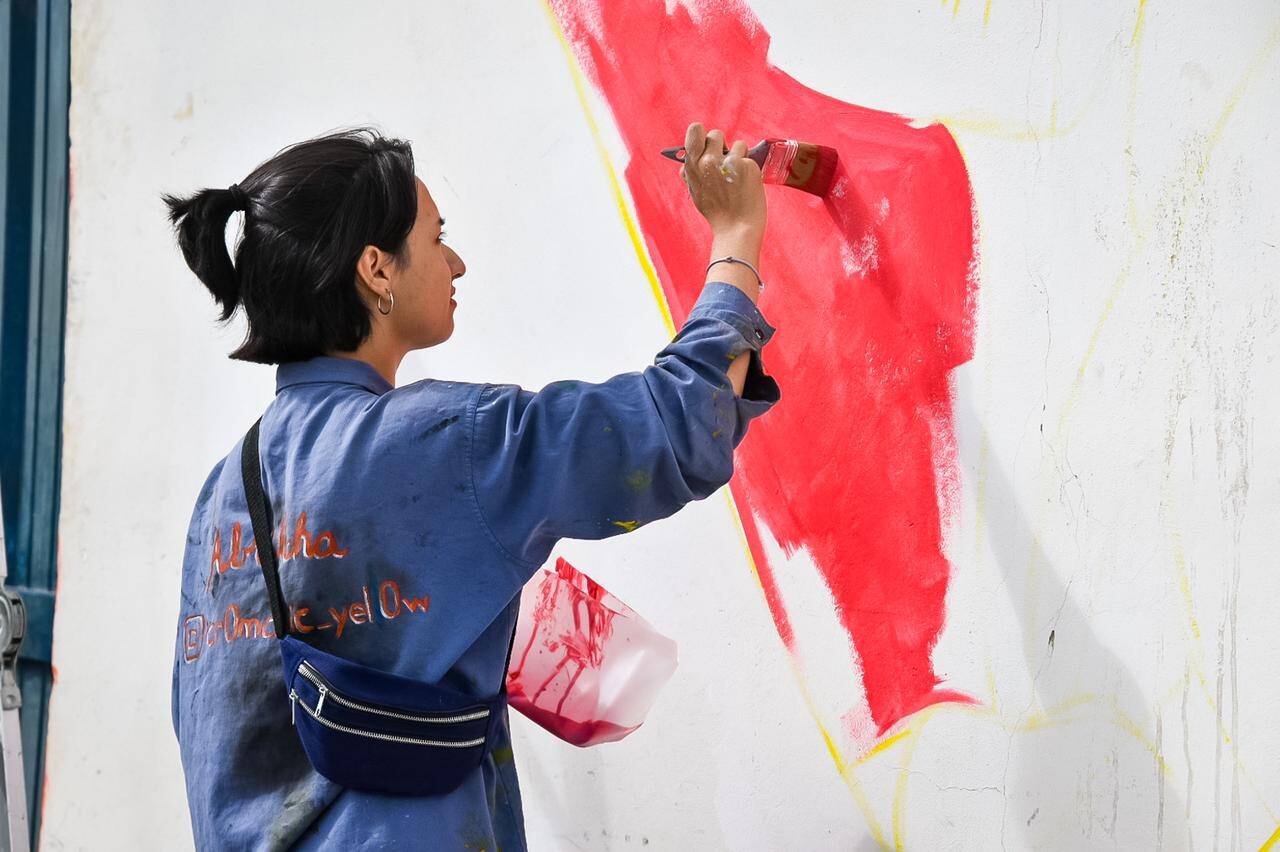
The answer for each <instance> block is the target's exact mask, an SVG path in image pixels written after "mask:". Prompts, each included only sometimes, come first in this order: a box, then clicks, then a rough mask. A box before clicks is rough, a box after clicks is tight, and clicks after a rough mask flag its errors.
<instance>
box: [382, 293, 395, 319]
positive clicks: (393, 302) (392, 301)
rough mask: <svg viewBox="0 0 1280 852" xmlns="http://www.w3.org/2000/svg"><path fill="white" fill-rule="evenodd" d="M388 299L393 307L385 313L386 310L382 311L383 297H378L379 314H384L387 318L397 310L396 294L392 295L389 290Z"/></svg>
mask: <svg viewBox="0 0 1280 852" xmlns="http://www.w3.org/2000/svg"><path fill="white" fill-rule="evenodd" d="M387 298H388V299H390V300H391V307H389V308H387V309H386V310H385V311H384V310H383V309H382V296H378V313H380V314H382V315H383V316H384V317H385V316H388V315H390V313H391V312H392V311H394V310H395V309H396V296H395V293H392V292H391V291H390V290H388V291H387Z"/></svg>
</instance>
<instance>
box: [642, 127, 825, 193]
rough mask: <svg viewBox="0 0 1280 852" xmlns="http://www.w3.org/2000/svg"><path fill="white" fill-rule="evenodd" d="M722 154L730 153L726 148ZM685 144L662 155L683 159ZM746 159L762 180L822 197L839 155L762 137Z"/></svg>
mask: <svg viewBox="0 0 1280 852" xmlns="http://www.w3.org/2000/svg"><path fill="white" fill-rule="evenodd" d="M724 153H725V154H728V153H729V149H728V148H726V149H725V151H724ZM684 155H685V151H684V147H683V146H681V147H678V148H667V149H666V150H664V151H663V152H662V156H664V157H667V158H669V159H672V160H675V161H676V162H677V163H683V162H684ZM747 159H749V160H754V161H755V163H756V165H758V166H759V167H760V173H761V175H762V176H763V177H764V182H765V183H773V184H778V185H780V186H791V187H795V188H796V189H800V190H803V191H805V192H808V193H811V194H813V195H816V196H818V197H819V198H823V197H825V196H826V194H827V192H828V191H829V190H830V189H831V184H832V182H833V181H834V180H835V176H836V166H837V164H838V163H839V162H840V155H839V154H838V153H837V152H836V149H835V148H828V147H827V146H825V145H814V144H813V143H812V142H797V141H796V140H794V139H765V140H764V141H762V142H760V143H758V144H756V145H754V146H752V147H751V148H750V149H749V150H748V151H747Z"/></svg>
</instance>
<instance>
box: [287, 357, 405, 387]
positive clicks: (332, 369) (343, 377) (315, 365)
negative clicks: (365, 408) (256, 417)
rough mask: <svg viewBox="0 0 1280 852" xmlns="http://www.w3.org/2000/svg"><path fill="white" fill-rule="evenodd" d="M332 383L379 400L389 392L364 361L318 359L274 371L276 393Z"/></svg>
mask: <svg viewBox="0 0 1280 852" xmlns="http://www.w3.org/2000/svg"><path fill="white" fill-rule="evenodd" d="M317 382H319V383H324V382H336V383H338V384H344V385H359V386H360V387H362V388H364V389H366V390H368V391H371V392H373V393H376V394H378V395H379V396H381V395H382V394H384V393H386V392H387V391H389V390H391V389H392V385H391V383H390V382H388V381H387V380H386V379H384V378H383V377H382V374H381V373H379V372H378V371H377V370H375V369H374V368H373V367H372V366H370V365H369V364H366V363H365V362H364V361H357V360H355V359H354V358H333V357H329V356H327V355H321V356H319V357H317V358H312V359H310V360H308V361H290V362H289V363H287V364H281V365H280V366H279V367H277V368H276V393H280V391H282V390H284V389H285V388H287V387H291V386H293V385H305V384H313V383H317Z"/></svg>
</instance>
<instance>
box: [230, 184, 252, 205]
mask: <svg viewBox="0 0 1280 852" xmlns="http://www.w3.org/2000/svg"><path fill="white" fill-rule="evenodd" d="M227 192H229V193H231V200H232V201H233V202H235V205H236V206H235V208H234V209H236V210H248V209H249V196H248V194H247V193H246V192H245V191H244V190H243V189H241V188H240V184H238V183H233V184H231V186H229V187H227Z"/></svg>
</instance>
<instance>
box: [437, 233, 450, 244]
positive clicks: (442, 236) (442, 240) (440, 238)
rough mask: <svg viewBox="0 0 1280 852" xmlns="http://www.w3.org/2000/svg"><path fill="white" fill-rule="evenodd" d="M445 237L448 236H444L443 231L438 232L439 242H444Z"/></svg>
mask: <svg viewBox="0 0 1280 852" xmlns="http://www.w3.org/2000/svg"><path fill="white" fill-rule="evenodd" d="M447 236H449V235H448V234H446V233H445V232H444V231H441V232H440V236H439V238H438V239H439V240H440V242H444V240H445V237H447Z"/></svg>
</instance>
